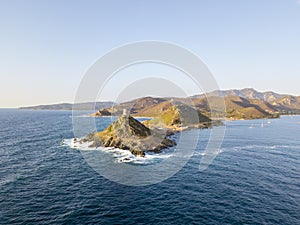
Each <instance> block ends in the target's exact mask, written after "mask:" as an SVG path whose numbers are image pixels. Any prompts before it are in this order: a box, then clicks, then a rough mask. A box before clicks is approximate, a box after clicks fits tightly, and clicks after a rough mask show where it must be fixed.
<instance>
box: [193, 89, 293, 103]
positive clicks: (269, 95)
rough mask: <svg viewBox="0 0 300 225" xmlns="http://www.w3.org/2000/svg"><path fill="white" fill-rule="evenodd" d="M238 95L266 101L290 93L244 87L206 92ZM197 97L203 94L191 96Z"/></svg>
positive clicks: (214, 94) (220, 94)
mask: <svg viewBox="0 0 300 225" xmlns="http://www.w3.org/2000/svg"><path fill="white" fill-rule="evenodd" d="M211 95H213V96H216V95H219V96H224V97H225V96H239V97H242V98H249V99H260V100H263V101H267V102H271V101H275V100H278V99H281V98H283V97H286V96H291V95H284V94H278V93H275V92H273V91H266V92H259V91H256V90H255V89H253V88H244V89H240V90H238V89H231V90H225V91H214V92H211V93H209V94H207V96H211ZM199 97H205V95H204V94H201V95H194V96H192V98H199Z"/></svg>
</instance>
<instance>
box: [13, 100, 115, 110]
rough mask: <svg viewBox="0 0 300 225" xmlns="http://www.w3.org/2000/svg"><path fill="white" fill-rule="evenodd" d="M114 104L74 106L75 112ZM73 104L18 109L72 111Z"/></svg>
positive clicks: (79, 104) (81, 104)
mask: <svg viewBox="0 0 300 225" xmlns="http://www.w3.org/2000/svg"><path fill="white" fill-rule="evenodd" d="M114 104H115V103H114V102H85V103H78V104H76V109H77V110H87V109H91V107H94V105H95V108H96V109H99V108H108V107H112V106H113V105H114ZM73 106H74V104H72V103H58V104H51V105H37V106H27V107H20V108H19V109H33V110H72V109H73Z"/></svg>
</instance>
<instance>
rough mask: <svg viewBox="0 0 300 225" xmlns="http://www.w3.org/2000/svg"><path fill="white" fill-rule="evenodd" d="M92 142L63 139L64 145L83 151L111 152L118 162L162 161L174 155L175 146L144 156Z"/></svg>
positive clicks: (143, 162) (141, 162)
mask: <svg viewBox="0 0 300 225" xmlns="http://www.w3.org/2000/svg"><path fill="white" fill-rule="evenodd" d="M91 144H92V142H80V139H78V138H77V139H75V138H71V139H64V140H63V141H62V145H63V146H69V147H70V148H74V149H79V150H81V151H102V152H105V153H107V154H111V155H112V157H113V158H114V159H115V162H116V163H132V164H151V163H157V162H161V161H162V160H164V159H167V158H169V157H172V156H173V154H172V153H173V151H174V147H173V148H170V149H166V150H165V151H163V152H162V153H145V156H144V157H139V156H135V155H133V154H132V153H131V152H130V151H129V150H124V149H119V148H113V147H108V148H106V147H98V148H95V147H90V145H91Z"/></svg>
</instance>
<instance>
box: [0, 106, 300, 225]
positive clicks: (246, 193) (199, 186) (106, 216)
mask: <svg viewBox="0 0 300 225" xmlns="http://www.w3.org/2000/svg"><path fill="white" fill-rule="evenodd" d="M83 115H84V113H83ZM83 118H84V117H83ZM96 120H97V121H96V122H97V129H99V130H101V129H104V128H105V127H106V126H107V124H108V122H109V121H108V119H107V118H96ZM212 129H216V128H212ZM188 132H196V131H193V130H191V131H188ZM210 133H211V129H204V130H201V131H200V132H199V135H200V136H201V138H199V140H198V142H197V145H196V148H195V151H194V152H193V154H192V155H191V157H190V158H189V160H188V161H187V163H186V164H185V165H184V166H183V168H181V169H180V170H179V171H178V172H176V173H175V174H174V175H172V176H170V177H169V178H167V179H165V180H163V181H161V182H158V183H156V184H151V185H144V186H130V185H124V184H120V183H118V182H115V181H112V180H110V179H109V178H107V176H103V175H102V174H100V173H99V172H97V171H96V170H95V169H94V168H93V167H91V165H90V164H89V163H88V162H87V161H86V159H85V157H84V156H83V154H82V152H83V150H82V149H80V148H82V146H79V147H78V146H74V144H72V140H74V139H73V138H74V134H73V127H72V112H71V111H46V110H41V111H39V110H36V111H34V110H18V109H1V110H0V224H222V225H223V224H288V225H292V224H295V225H297V224H300V116H282V117H281V118H279V119H272V120H265V119H262V120H248V121H247V120H245V121H242V120H239V121H227V122H226V133H225V136H224V140H223V143H222V145H221V148H220V152H219V154H218V155H217V156H216V158H215V159H214V161H213V162H212V163H211V165H209V166H208V168H207V169H205V170H203V171H199V163H200V161H201V158H202V157H204V156H205V155H204V153H205V148H206V146H207V143H208V141H209V137H210ZM85 151H99V152H102V153H101V154H105V155H106V156H107V157H108V158H110V159H111V160H110V161H111V162H113V163H115V165H116V168H118V169H119V170H120V173H122V166H124V167H125V166H126V165H127V166H128V164H131V165H134V166H136V167H137V168H139V167H144V168H147V166H149V165H151V164H153V163H157V162H160V161H161V160H164V158H168V157H171V155H172V150H166V152H164V153H162V154H158V155H151V156H148V157H146V158H145V159H138V158H134V156H132V155H130V154H129V153H128V152H123V153H122V152H120V151H119V150H117V149H100V150H99V149H85ZM124 157H126V158H127V159H129V160H127V161H126V160H124ZM102 163H104V164H103V165H104V167H105V162H102ZM148 164H149V165H148ZM120 168H121V169H120ZM110 169H111V167H110ZM113 170H114V169H112V170H111V171H112V172H113ZM106 172H107V173H108V174H109V173H110V171H109V170H108V171H106Z"/></svg>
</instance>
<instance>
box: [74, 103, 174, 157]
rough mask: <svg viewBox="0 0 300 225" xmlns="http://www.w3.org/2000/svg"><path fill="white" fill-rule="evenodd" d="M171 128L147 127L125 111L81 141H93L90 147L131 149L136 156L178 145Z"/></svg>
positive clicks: (158, 151)
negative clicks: (102, 128)
mask: <svg viewBox="0 0 300 225" xmlns="http://www.w3.org/2000/svg"><path fill="white" fill-rule="evenodd" d="M172 134H174V133H173V132H172V131H171V130H170V129H158V128H155V127H152V128H151V129H150V128H148V127H146V126H145V125H144V124H143V123H141V122H139V121H138V120H136V119H134V118H133V117H132V116H130V115H129V114H128V113H127V110H125V109H124V112H123V114H122V115H121V116H119V118H118V119H117V120H116V121H115V122H113V123H112V124H111V125H109V126H108V127H107V128H106V129H105V130H103V131H101V132H95V133H91V134H88V135H87V136H86V137H85V138H83V139H81V140H80V141H81V142H91V143H92V144H91V145H90V147H100V146H103V147H115V148H119V149H124V150H129V151H130V152H131V153H132V154H134V155H135V156H145V152H155V153H160V152H161V151H162V150H163V149H165V148H169V147H172V146H174V145H176V142H175V141H174V140H171V139H169V137H170V136H171V135H172Z"/></svg>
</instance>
